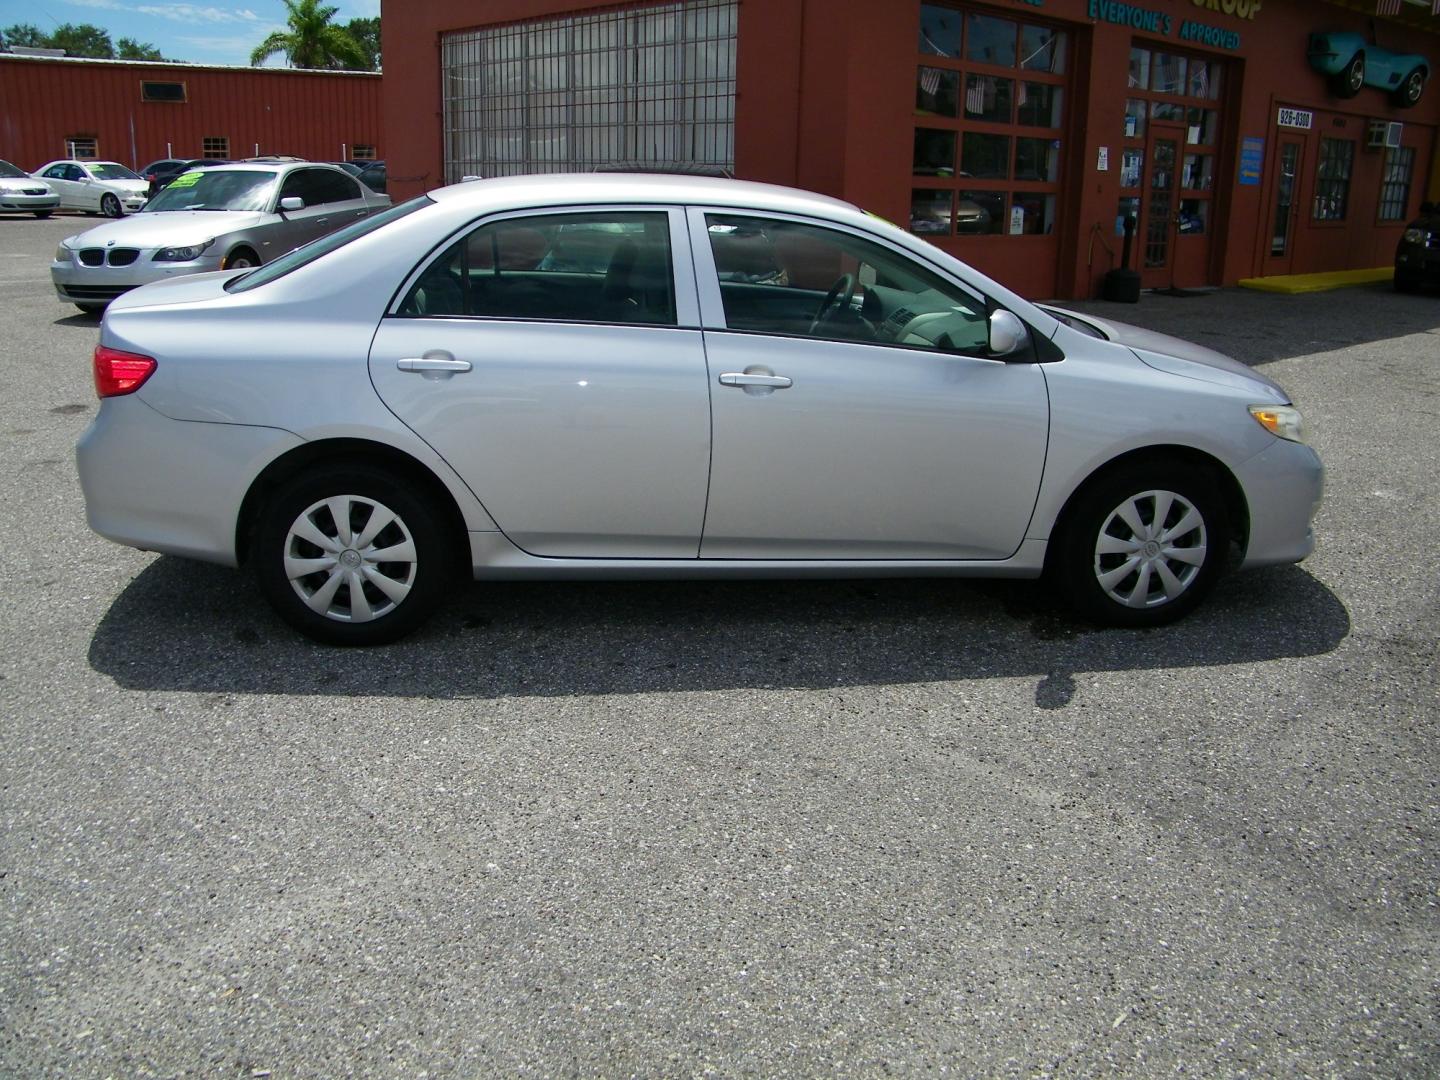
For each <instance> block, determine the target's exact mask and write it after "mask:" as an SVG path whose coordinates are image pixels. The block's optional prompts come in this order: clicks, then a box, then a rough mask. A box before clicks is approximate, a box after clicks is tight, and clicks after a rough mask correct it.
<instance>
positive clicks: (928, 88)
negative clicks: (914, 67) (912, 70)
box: [920, 68, 940, 97]
mask: <svg viewBox="0 0 1440 1080" xmlns="http://www.w3.org/2000/svg"><path fill="white" fill-rule="evenodd" d="M920 89H921V90H924V91H925V93H926V94H927V95H928V96H930V97H934V96H935V95H936V94H937V93H938V92H939V91H940V71H939V69H938V68H921V69H920Z"/></svg>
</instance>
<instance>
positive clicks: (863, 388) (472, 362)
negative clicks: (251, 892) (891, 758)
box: [78, 174, 1322, 644]
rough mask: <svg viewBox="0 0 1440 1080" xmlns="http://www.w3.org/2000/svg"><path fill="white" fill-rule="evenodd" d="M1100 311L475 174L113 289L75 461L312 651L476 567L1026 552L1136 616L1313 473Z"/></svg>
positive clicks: (839, 208)
mask: <svg viewBox="0 0 1440 1080" xmlns="http://www.w3.org/2000/svg"><path fill="white" fill-rule="evenodd" d="M1060 314H1062V315H1063V314H1064V313H1063V312H1062V313H1060ZM1126 333H1127V328H1125V327H1122V326H1119V325H1118V324H1113V323H1111V324H1106V326H1105V327H1104V328H1103V329H1102V328H1097V327H1094V326H1088V327H1083V328H1082V329H1076V328H1074V327H1072V326H1070V325H1067V324H1066V323H1065V322H1063V321H1061V320H1060V319H1057V318H1056V317H1055V316H1054V315H1052V314H1049V313H1047V312H1046V311H1043V310H1041V309H1040V308H1038V307H1035V306H1034V305H1032V304H1030V303H1028V302H1026V301H1025V300H1024V299H1022V298H1021V297H1019V296H1016V295H1015V294H1014V293H1011V292H1009V291H1008V290H1006V289H1005V288H1003V287H1002V286H1000V285H998V284H996V283H995V282H993V281H991V280H989V279H988V278H986V277H985V276H984V275H982V274H980V273H977V272H976V271H975V270H974V269H972V268H971V267H969V266H967V265H965V264H964V263H962V262H959V261H957V260H956V259H953V258H951V257H950V256H948V255H946V254H944V253H943V252H941V251H940V250H938V249H937V248H935V247H932V246H931V245H929V244H927V243H925V242H924V241H923V240H919V239H917V238H916V237H914V236H911V235H909V234H907V233H905V232H903V231H902V230H900V229H898V228H895V227H894V226H891V225H889V224H887V223H885V222H883V221H881V220H879V219H877V218H875V217H872V216H869V215H867V214H865V213H863V212H861V211H860V210H858V209H857V208H855V207H854V206H850V205H848V204H846V203H842V202H838V201H836V200H833V199H828V198H823V197H821V196H817V195H812V194H808V193H805V192H800V191H793V190H789V189H786V188H779V187H769V186H765V185H759V184H751V183H742V182H738V181H731V180H712V179H705V178H677V177H659V176H645V177H640V176H624V175H615V174H608V175H607V174H599V175H591V176H573V175H572V176H552V177H536V176H528V177H520V178H514V179H497V180H484V181H479V182H475V183H468V184H463V185H459V186H456V187H452V188H446V189H442V190H439V191H435V192H432V193H431V194H429V195H427V196H423V197H421V198H419V199H416V200H414V201H412V202H408V203H405V204H404V205H401V206H396V207H392V208H390V209H388V210H386V211H383V212H381V213H379V214H377V215H375V216H373V217H371V218H369V219H367V220H364V221H360V222H356V223H354V224H352V225H350V226H347V227H346V228H345V229H342V230H341V231H339V232H337V233H334V234H332V235H330V236H328V237H325V238H324V239H321V240H319V241H317V242H315V243H313V244H310V245H308V246H307V247H304V248H302V249H300V250H298V251H294V252H291V253H290V254H288V255H285V256H282V257H281V258H279V259H276V260H275V261H274V262H272V263H270V264H269V265H267V266H264V267H261V268H259V269H255V270H250V271H248V272H246V273H242V274H235V273H214V274H204V275H200V276H193V277H188V278H184V279H178V280H173V281H165V282H159V283H156V284H153V285H148V286H146V287H144V288H142V289H137V290H135V291H134V292H131V293H127V294H126V295H125V296H123V297H121V298H120V299H119V300H117V301H116V302H115V303H114V304H112V305H111V307H110V310H109V312H108V313H107V314H106V316H105V321H104V324H103V326H102V328H101V335H100V344H99V346H98V347H97V348H96V351H95V379H96V386H97V388H98V392H99V394H100V397H101V398H102V404H101V407H100V410H99V412H98V414H97V416H96V418H95V420H94V422H93V423H92V424H91V426H90V427H89V429H88V430H87V431H86V433H85V434H84V436H83V438H82V439H81V441H80V445H79V449H78V458H79V471H80V479H81V483H82V485H83V486H84V490H85V499H86V507H87V511H88V516H89V521H90V525H91V527H92V528H94V529H95V530H96V531H97V532H99V533H100V534H102V535H103V536H106V537H109V538H110V539H112V540H115V541H118V542H120V543H124V544H130V545H132V546H134V547H139V548H144V549H147V550H153V551H161V552H169V553H172V554H176V555H182V556H189V557H193V558H197V559H205V560H209V561H212V562H218V563H224V564H227V565H241V564H248V565H249V566H250V567H252V568H253V570H254V572H255V574H256V576H257V578H258V582H259V585H260V588H261V589H262V590H263V592H264V594H265V595H266V596H267V597H268V598H269V600H270V602H271V603H272V604H273V605H274V606H275V608H276V610H277V611H278V612H279V613H280V615H281V616H282V617H283V618H284V619H286V620H287V621H288V622H290V623H291V624H292V625H293V626H295V627H296V628H298V629H299V630H301V631H302V632H304V633H306V634H309V635H311V636H312V637H315V638H318V639H321V640H324V641H330V642H336V643H342V644H373V643H379V642H384V641H390V640H393V639H394V638H396V637H399V636H400V635H402V634H404V633H406V632H408V631H410V630H411V629H413V628H414V627H415V626H417V625H418V624H419V623H420V622H421V620H423V619H424V618H425V617H426V616H427V615H428V614H429V613H430V612H431V611H432V610H433V609H434V608H435V607H436V606H437V605H438V604H439V603H440V602H441V600H442V599H443V598H444V597H445V596H446V595H447V594H448V593H450V592H451V591H453V587H454V584H455V581H456V578H457V576H468V575H471V574H473V576H474V577H476V578H520V577H546V578H599V577H632V578H636V577H704V576H730V577H756V576H761V577H801V576H833V577H844V576H865V575H872V576H880V575H885V576H922V575H992V576H1008V577H1022V578H1023V577H1036V576H1039V575H1040V574H1042V572H1048V573H1049V575H1050V576H1051V577H1052V579H1053V581H1054V583H1055V586H1056V587H1057V589H1059V590H1060V591H1061V592H1062V593H1063V594H1064V595H1065V596H1066V597H1068V599H1069V600H1070V601H1071V603H1073V604H1074V606H1075V607H1076V608H1077V609H1078V610H1079V611H1080V612H1081V613H1082V614H1083V615H1084V616H1086V617H1088V618H1092V619H1095V620H1099V621H1102V622H1105V623H1111V624H1119V625H1125V626H1150V625H1155V624H1158V623H1163V622H1166V621H1168V620H1171V619H1174V618H1176V617H1178V616H1180V615H1182V614H1184V613H1185V612H1186V611H1188V610H1190V609H1191V608H1192V607H1193V606H1194V605H1195V604H1196V603H1197V602H1198V601H1199V600H1200V598H1201V597H1202V595H1203V594H1204V593H1205V592H1206V590H1207V589H1208V588H1209V587H1210V585H1211V584H1212V583H1213V582H1214V580H1215V577H1216V575H1217V574H1218V573H1219V572H1220V571H1221V570H1222V569H1223V568H1225V567H1226V566H1227V565H1229V564H1231V563H1232V561H1234V562H1238V563H1239V564H1240V565H1243V566H1246V567H1253V566H1263V565H1267V564H1273V563H1286V562H1295V561H1298V560H1300V559H1303V558H1304V557H1305V556H1306V555H1307V554H1308V553H1309V552H1310V551H1311V548H1312V546H1313V544H1314V539H1313V536H1312V533H1311V528H1310V521H1311V517H1312V515H1313V514H1314V512H1315V510H1316V507H1317V506H1318V504H1319V501H1320V494H1321V479H1322V470H1321V466H1320V462H1319V459H1318V458H1317V457H1316V455H1315V453H1314V452H1313V451H1312V450H1311V449H1310V448H1309V447H1308V446H1306V445H1305V444H1304V442H1303V441H1302V439H1303V434H1302V427H1301V420H1300V415H1299V413H1298V412H1297V411H1296V410H1295V408H1294V407H1293V406H1292V405H1291V403H1290V400H1289V398H1288V397H1287V396H1286V394H1285V392H1284V391H1283V390H1281V389H1280V388H1279V387H1278V386H1276V385H1275V384H1274V383H1273V382H1271V381H1270V380H1269V379H1267V378H1265V377H1264V376H1263V375H1260V374H1258V373H1257V372H1255V371H1252V370H1250V369H1248V368H1246V367H1244V366H1242V365H1240V364H1238V363H1236V362H1234V361H1231V360H1228V359H1226V358H1225V357H1222V356H1218V355H1217V354H1215V353H1212V352H1209V351H1207V350H1204V349H1200V348H1198V347H1196V346H1192V345H1188V344H1186V343H1184V342H1179V341H1175V340H1173V339H1168V338H1162V337H1158V336H1155V335H1141V332H1140V331H1135V334H1136V335H1141V336H1139V337H1137V338H1136V340H1135V342H1134V344H1128V343H1127V342H1126ZM1142 338H1143V340H1142Z"/></svg>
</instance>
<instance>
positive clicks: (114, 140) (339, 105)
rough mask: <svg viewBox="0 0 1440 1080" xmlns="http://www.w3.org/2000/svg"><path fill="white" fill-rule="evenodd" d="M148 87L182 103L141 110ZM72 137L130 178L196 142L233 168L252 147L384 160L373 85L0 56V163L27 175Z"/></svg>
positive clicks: (302, 75) (192, 151) (360, 78)
mask: <svg viewBox="0 0 1440 1080" xmlns="http://www.w3.org/2000/svg"><path fill="white" fill-rule="evenodd" d="M149 81H153V82H167V83H175V82H182V83H184V84H185V89H186V98H187V100H186V101H185V102H183V103H171V102H157V101H142V100H141V95H140V84H141V83H142V82H149ZM76 135H81V136H86V135H88V136H94V137H95V138H96V139H97V141H98V146H97V151H98V156H99V157H101V158H104V159H106V160H110V161H119V162H122V163H124V164H126V165H129V166H130V167H131V168H138V167H139V166H142V165H144V164H146V163H147V162H150V161H153V160H155V159H157V158H162V157H165V156H167V148H166V147H167V144H169V153H171V154H172V155H173V156H174V157H202V156H203V154H202V152H201V140H202V139H204V138H207V137H210V138H213V137H217V136H223V137H225V138H228V139H229V140H230V156H232V157H236V158H241V157H250V156H253V155H254V154H255V153H256V147H257V146H258V147H259V153H261V154H294V155H296V156H298V157H304V158H309V159H311V160H312V161H329V160H338V159H339V158H340V156H341V154H342V152H343V153H345V154H346V155H347V156H353V149H352V148H353V147H354V146H355V145H356V144H365V145H369V146H373V147H375V151H376V156H377V157H384V156H385V143H384V138H383V135H382V133H381V120H380V76H379V75H373V74H358V73H338V72H311V71H291V70H286V69H276V68H254V69H248V68H201V67H192V66H190V65H186V64H142V63H106V62H95V61H77V60H53V59H44V58H38V57H17V56H9V55H0V158H4V159H5V160H7V161H11V162H14V163H15V164H16V165H18V166H20V167H21V168H22V169H27V170H28V169H35V168H38V167H39V166H40V165H43V164H44V163H45V162H47V161H51V160H53V159H55V158H60V157H65V156H66V140H67V139H68V138H71V137H73V136H76ZM342 146H343V147H344V149H343V151H342Z"/></svg>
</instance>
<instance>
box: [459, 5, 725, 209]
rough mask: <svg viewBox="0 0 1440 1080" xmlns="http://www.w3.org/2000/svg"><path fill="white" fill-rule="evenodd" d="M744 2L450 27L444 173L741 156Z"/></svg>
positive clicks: (717, 162)
mask: <svg viewBox="0 0 1440 1080" xmlns="http://www.w3.org/2000/svg"><path fill="white" fill-rule="evenodd" d="M738 7H739V5H738V2H737V0H683V2H680V3H670V4H663V5H653V6H649V7H639V8H628V9H625V10H621V11H607V12H602V13H599V14H594V15H576V16H569V17H565V18H558V19H546V20H543V21H539V22H527V23H523V24H519V25H510V26H499V27H490V28H486V29H481V30H468V31H459V32H455V33H450V34H445V35H444V36H443V39H442V43H441V70H442V76H443V79H444V95H445V97H444V126H445V175H446V179H447V180H448V181H449V182H451V183H453V182H455V181H458V180H460V179H461V178H462V177H465V176H514V175H517V174H521V173H533V172H583V171H587V170H590V169H594V168H596V167H598V166H604V165H616V164H634V165H642V166H643V165H650V166H669V165H678V164H683V165H691V166H706V167H711V168H715V169H724V170H732V169H733V168H734V163H735V31H736V21H737V18H738Z"/></svg>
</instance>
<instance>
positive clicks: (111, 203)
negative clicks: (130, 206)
mask: <svg viewBox="0 0 1440 1080" xmlns="http://www.w3.org/2000/svg"><path fill="white" fill-rule="evenodd" d="M100 212H101V213H102V214H104V215H105V216H106V217H121V216H123V215H124V213H125V208H124V207H122V206H121V205H120V200H119V199H117V198H116V197H115V196H114V195H111V194H109V193H106V194H105V195H104V196H103V197H102V198H101V199H100Z"/></svg>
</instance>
